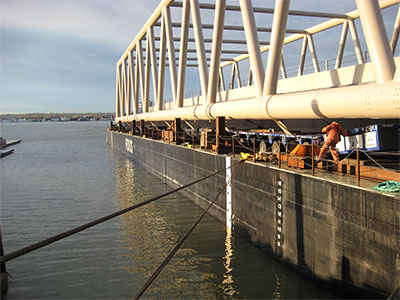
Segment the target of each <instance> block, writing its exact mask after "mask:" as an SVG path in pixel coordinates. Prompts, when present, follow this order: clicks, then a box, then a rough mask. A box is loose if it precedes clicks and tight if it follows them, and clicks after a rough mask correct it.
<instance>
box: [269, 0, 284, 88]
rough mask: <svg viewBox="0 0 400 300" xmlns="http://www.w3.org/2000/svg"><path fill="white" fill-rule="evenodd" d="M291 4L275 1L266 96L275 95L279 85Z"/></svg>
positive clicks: (281, 0) (279, 0)
mask: <svg viewBox="0 0 400 300" xmlns="http://www.w3.org/2000/svg"><path fill="white" fill-rule="evenodd" d="M289 5H290V0H276V2H275V12H274V18H273V21H272V33H271V39H270V48H269V53H268V61H267V70H266V72H265V79H264V89H263V95H264V96H267V95H274V94H275V93H276V88H277V86H278V79H279V68H280V64H281V60H282V48H283V41H284V39H285V29H286V22H287V18H288V12H289Z"/></svg>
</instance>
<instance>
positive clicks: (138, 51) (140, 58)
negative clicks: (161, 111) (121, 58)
mask: <svg viewBox="0 0 400 300" xmlns="http://www.w3.org/2000/svg"><path fill="white" fill-rule="evenodd" d="M142 51H143V50H142V41H141V40H139V41H137V44H136V58H137V61H136V64H137V66H138V71H139V72H138V79H139V82H140V85H139V86H140V88H139V89H140V92H141V95H142V109H143V106H144V104H143V103H144V99H145V92H144V83H145V82H144V66H143V52H142ZM135 87H136V85H135ZM136 105H137V108H138V110H139V101H137V102H136Z"/></svg>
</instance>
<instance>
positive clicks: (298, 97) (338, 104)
mask: <svg viewBox="0 0 400 300" xmlns="http://www.w3.org/2000/svg"><path fill="white" fill-rule="evenodd" d="M398 87H399V83H398V82H395V81H391V82H387V83H384V84H378V83H370V84H367V85H353V86H346V87H337V88H334V89H321V90H314V91H307V92H298V93H288V94H276V95H273V96H264V97H258V98H257V97H255V98H254V97H253V98H248V99H241V100H235V101H223V102H217V103H213V104H208V105H198V106H191V107H182V108H177V109H174V110H163V111H160V112H154V113H147V114H141V115H138V116H128V117H121V118H119V119H118V120H122V121H127V122H129V121H132V120H140V119H144V120H146V121H165V120H173V119H175V118H181V119H186V120H209V119H210V118H211V119H213V118H216V117H217V116H225V117H226V118H227V119H265V120H267V119H341V118H343V119H358V118H375V119H390V118H393V119H397V118H398V116H399V113H398V112H399V111H400V103H399V101H398V96H397V95H398ZM367 97H368V103H366V100H365V99H366V98H367ZM350 99H351V101H349V100H350Z"/></svg>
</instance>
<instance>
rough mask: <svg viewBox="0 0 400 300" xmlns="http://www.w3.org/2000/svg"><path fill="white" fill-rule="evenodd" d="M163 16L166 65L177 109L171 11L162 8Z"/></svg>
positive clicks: (167, 8)
mask: <svg viewBox="0 0 400 300" xmlns="http://www.w3.org/2000/svg"><path fill="white" fill-rule="evenodd" d="M163 15H164V22H165V33H166V36H167V44H168V63H169V72H170V79H171V90H172V98H173V99H174V105H175V107H177V103H176V87H177V75H176V57H175V45H174V35H173V31H172V26H171V11H170V8H169V7H168V6H167V7H164V9H163Z"/></svg>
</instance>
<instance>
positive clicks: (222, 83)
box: [219, 68, 225, 91]
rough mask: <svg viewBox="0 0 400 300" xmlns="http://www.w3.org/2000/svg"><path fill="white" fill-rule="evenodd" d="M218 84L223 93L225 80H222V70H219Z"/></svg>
mask: <svg viewBox="0 0 400 300" xmlns="http://www.w3.org/2000/svg"><path fill="white" fill-rule="evenodd" d="M219 83H220V85H221V90H222V91H225V79H224V72H223V71H222V68H219Z"/></svg>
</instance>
